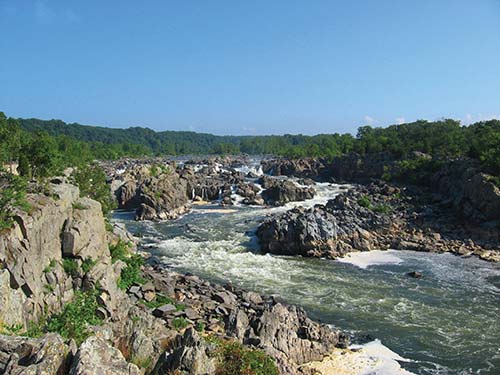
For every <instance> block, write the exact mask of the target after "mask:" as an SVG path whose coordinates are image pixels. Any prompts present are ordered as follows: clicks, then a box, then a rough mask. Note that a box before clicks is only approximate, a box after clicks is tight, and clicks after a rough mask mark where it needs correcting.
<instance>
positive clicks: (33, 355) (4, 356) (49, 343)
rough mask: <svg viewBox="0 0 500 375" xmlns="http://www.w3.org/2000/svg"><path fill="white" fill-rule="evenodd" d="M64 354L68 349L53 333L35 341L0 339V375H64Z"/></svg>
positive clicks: (22, 338)
mask: <svg viewBox="0 0 500 375" xmlns="http://www.w3.org/2000/svg"><path fill="white" fill-rule="evenodd" d="M68 354H69V347H68V346H67V345H66V344H65V343H64V341H63V340H62V338H61V336H59V335H56V334H53V333H51V334H47V335H45V336H43V337H41V338H38V339H33V338H26V337H13V336H2V335H0V374H9V375H49V374H66V373H67V371H68V367H69V366H68V360H69V359H70V358H69V356H68Z"/></svg>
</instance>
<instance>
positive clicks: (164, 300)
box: [141, 294, 185, 311]
mask: <svg viewBox="0 0 500 375" xmlns="http://www.w3.org/2000/svg"><path fill="white" fill-rule="evenodd" d="M141 303H142V304H143V305H144V306H146V307H148V308H150V309H155V308H157V307H160V306H163V305H167V304H172V305H174V306H175V307H176V308H177V311H182V310H184V308H185V306H184V305H183V304H181V303H176V302H175V301H174V300H173V299H172V298H170V297H166V296H164V295H162V294H157V295H156V297H155V299H154V300H152V301H141Z"/></svg>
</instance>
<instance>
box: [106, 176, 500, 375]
mask: <svg viewBox="0 0 500 375" xmlns="http://www.w3.org/2000/svg"><path fill="white" fill-rule="evenodd" d="M316 188H317V190H318V196H317V197H316V198H315V199H313V200H310V201H307V202H301V203H293V204H288V205H287V206H286V207H281V208H261V207H243V206H231V207H225V208H221V207H219V206H217V205H199V206H195V207H193V210H192V211H191V212H190V213H188V214H186V215H184V216H182V217H180V218H179V219H177V220H172V221H168V222H162V223H152V222H135V221H133V220H132V216H133V215H131V213H127V212H119V211H118V212H116V213H115V220H116V221H119V222H124V223H125V224H126V226H127V228H128V229H129V230H130V231H131V232H132V233H134V234H135V235H138V236H140V238H141V248H142V250H144V251H147V252H150V253H152V254H154V255H157V256H159V257H160V258H161V259H162V260H163V262H164V263H165V266H166V267H168V268H171V269H174V270H176V271H179V272H191V273H193V274H196V275H198V276H201V277H204V278H206V279H209V280H211V281H216V282H227V281H231V282H232V283H233V284H235V285H238V286H241V287H243V288H246V289H249V290H254V291H257V292H260V293H263V294H275V295H279V296H280V297H281V298H282V299H283V300H285V301H287V302H290V303H294V304H297V305H300V306H302V307H304V308H305V309H306V311H307V312H308V313H309V315H310V316H311V317H312V318H314V319H317V320H321V321H322V322H325V323H328V324H332V325H334V326H336V327H339V328H341V329H343V330H346V331H348V332H350V333H351V334H352V335H353V336H354V337H355V338H356V337H357V338H364V339H365V341H366V340H373V339H377V340H380V341H381V342H382V343H383V344H384V345H385V346H386V347H388V348H390V349H391V350H392V351H394V352H396V353H398V354H399V355H400V356H401V357H403V358H405V359H407V361H403V362H401V366H402V367H403V368H404V369H406V370H408V371H410V372H412V373H414V374H419V375H424V374H425V375H430V374H432V375H437V374H500V323H499V320H500V266H499V265H498V264H493V263H488V262H485V261H482V260H479V259H477V258H475V257H472V258H461V257H457V256H454V255H451V254H434V253H417V252H413V251H396V250H390V251H384V252H382V251H375V252H368V253H357V254H355V255H353V256H352V257H349V258H347V259H343V260H342V261H334V260H327V259H308V258H297V257H284V256H273V255H265V254H262V253H260V252H259V247H258V243H257V241H256V238H255V236H254V231H255V229H256V228H257V226H258V223H259V222H261V221H262V220H263V218H264V217H265V216H266V215H270V214H274V213H278V212H280V211H284V210H286V209H289V208H291V207H292V206H294V205H305V206H312V205H314V204H316V203H326V201H327V200H328V199H329V198H331V197H333V196H335V195H336V194H338V193H339V191H342V190H343V189H345V188H347V187H346V186H340V185H330V184H319V185H317V187H316ZM410 271H419V272H421V273H422V274H423V277H422V278H421V279H414V278H411V277H408V276H407V275H406V274H407V273H408V272H410ZM367 338H368V339H367ZM380 374H382V373H380ZM382 375H385V374H382Z"/></svg>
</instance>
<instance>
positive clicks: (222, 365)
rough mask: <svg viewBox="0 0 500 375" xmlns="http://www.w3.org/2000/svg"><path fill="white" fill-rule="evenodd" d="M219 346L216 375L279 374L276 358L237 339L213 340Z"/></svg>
mask: <svg viewBox="0 0 500 375" xmlns="http://www.w3.org/2000/svg"><path fill="white" fill-rule="evenodd" d="M211 343H212V344H215V345H216V347H217V350H216V355H217V359H218V363H217V369H216V372H215V373H216V375H278V368H277V367H276V364H275V362H274V359H273V358H271V357H270V356H268V355H267V354H265V353H264V352H263V351H261V350H257V349H249V348H245V347H244V346H243V345H242V344H240V343H239V342H237V341H223V340H219V339H215V340H211Z"/></svg>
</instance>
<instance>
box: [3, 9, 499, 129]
mask: <svg viewBox="0 0 500 375" xmlns="http://www.w3.org/2000/svg"><path fill="white" fill-rule="evenodd" d="M0 28H1V31H0V111H4V112H5V113H6V114H7V115H9V116H14V117H38V118H43V119H51V118H59V119H62V120H65V121H67V122H79V123H83V124H91V125H104V126H111V127H128V126H136V125H139V126H147V127H150V128H152V129H155V130H167V129H169V130H195V131H202V132H210V133H215V134H270V133H275V134H283V133H303V134H315V133H333V132H347V131H349V132H355V131H356V128H357V127H358V126H360V125H364V124H371V125H375V126H382V125H388V124H393V123H397V122H402V121H412V120H416V119H420V118H424V119H429V120H433V119H437V118H441V117H452V118H456V119H461V120H462V121H463V122H464V123H469V122H473V121H477V120H479V119H486V118H491V117H500V0H448V1H447V0H412V1H410V0H365V1H361V0H358V1H356V0H350V1H348V0H342V1H335V0H323V1H322V0H226V1H222V0H220V1H219V0H198V1H195V0H182V1H180V0H179V1H177V0H176V1H173V0H172V1H169V0H156V1H153V0H148V1H137V0H134V1H129V0H120V1H118V0H116V1H111V0H39V1H33V0H0Z"/></svg>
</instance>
